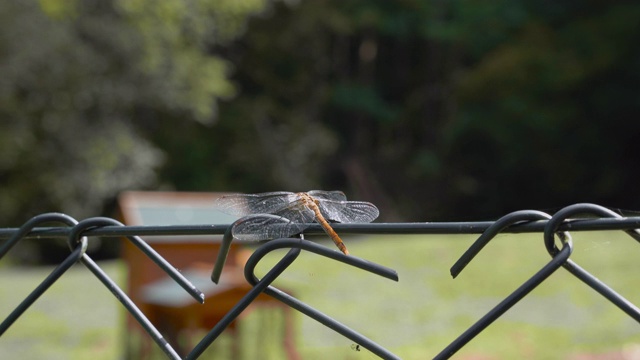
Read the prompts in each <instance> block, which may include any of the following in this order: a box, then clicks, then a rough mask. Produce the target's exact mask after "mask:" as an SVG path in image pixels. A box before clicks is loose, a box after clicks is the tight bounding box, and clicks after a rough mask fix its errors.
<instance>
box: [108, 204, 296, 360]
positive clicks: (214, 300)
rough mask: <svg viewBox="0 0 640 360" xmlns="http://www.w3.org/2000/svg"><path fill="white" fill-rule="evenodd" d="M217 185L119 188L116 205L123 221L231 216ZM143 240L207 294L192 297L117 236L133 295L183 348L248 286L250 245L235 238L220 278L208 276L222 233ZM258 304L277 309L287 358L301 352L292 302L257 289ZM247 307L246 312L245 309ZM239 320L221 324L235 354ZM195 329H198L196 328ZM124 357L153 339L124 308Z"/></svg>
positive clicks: (226, 219) (212, 220) (141, 355)
mask: <svg viewBox="0 0 640 360" xmlns="http://www.w3.org/2000/svg"><path fill="white" fill-rule="evenodd" d="M221 195H222V194H220V193H177V192H172V193H171V192H124V193H122V194H121V195H120V196H119V199H118V202H119V211H120V215H121V218H122V220H123V222H124V223H125V224H126V225H202V224H230V223H232V222H233V221H235V220H236V218H235V217H233V216H230V215H226V214H224V213H221V212H219V211H218V210H217V209H216V208H215V207H214V206H213V201H214V199H215V198H217V197H219V196H221ZM144 240H145V241H146V242H147V243H149V245H151V246H152V247H153V248H154V249H155V250H156V251H157V252H158V253H160V255H162V256H163V257H164V258H165V259H166V260H167V261H169V262H170V263H171V264H172V265H173V266H174V267H176V268H177V269H178V270H180V271H181V272H182V273H183V275H184V276H185V277H186V278H188V279H189V280H190V281H191V282H192V283H193V284H194V285H195V286H196V287H198V288H199V289H200V290H201V291H202V292H203V293H204V294H205V304H204V305H201V304H199V303H197V302H196V301H195V300H194V299H193V298H192V297H191V296H190V295H188V294H187V293H186V292H185V291H184V290H183V289H182V288H181V287H180V286H179V285H177V284H176V283H175V282H173V280H171V279H170V278H169V277H168V275H166V273H164V272H163V271H162V270H161V269H160V268H159V267H158V266H157V265H156V264H155V263H153V262H152V261H151V260H150V259H149V258H147V257H146V256H145V255H144V254H143V253H142V252H141V251H140V250H139V249H138V248H136V247H135V246H134V245H133V244H131V242H129V241H127V240H126V239H124V240H123V241H122V247H121V254H122V258H123V259H124V261H125V263H126V265H127V267H128V272H127V273H128V275H127V287H128V294H129V296H130V297H131V299H132V300H133V301H134V302H135V303H136V304H137V305H138V307H139V308H140V310H141V311H142V312H143V313H144V314H145V315H146V316H147V317H148V318H149V320H150V321H151V322H152V323H153V324H154V325H155V326H156V327H157V328H158V330H159V331H160V332H161V333H162V334H163V336H165V338H166V339H167V340H168V341H169V342H170V343H171V344H172V346H173V347H174V348H175V349H176V351H178V352H179V353H180V354H181V355H182V356H184V355H185V354H186V353H188V351H189V350H190V349H191V348H193V346H194V345H195V342H196V341H199V338H201V336H202V334H203V332H206V331H208V330H210V329H211V328H212V327H213V326H214V325H215V324H216V323H217V322H218V321H219V320H220V319H221V318H222V317H223V316H224V315H225V314H226V313H227V312H228V311H229V309H231V307H233V306H234V305H235V304H236V303H237V302H238V301H239V300H240V299H241V298H242V297H243V296H244V295H245V294H246V293H247V292H248V291H249V290H250V286H249V284H248V283H247V282H246V280H245V279H244V276H243V266H244V263H245V260H246V259H247V257H248V255H249V254H248V253H247V252H248V250H245V249H243V248H242V247H241V246H239V245H236V244H234V245H232V247H231V250H230V252H229V257H228V259H227V263H226V265H225V268H224V271H223V276H222V278H221V279H220V282H219V284H214V283H213V282H212V281H211V279H210V276H211V270H212V268H213V263H214V261H215V259H216V256H217V252H218V249H219V247H220V242H221V240H222V235H218V236H183V237H176V236H151V237H145V238H144ZM256 306H272V307H279V308H280V309H282V311H283V313H284V315H283V319H284V322H285V324H284V326H282V328H283V329H284V334H283V346H284V351H285V352H286V353H287V355H288V357H289V358H293V359H295V358H298V355H297V353H296V351H295V347H294V341H293V324H292V323H293V321H292V319H291V318H292V316H291V309H290V308H289V307H287V306H284V305H283V304H281V303H280V302H278V301H276V300H274V299H273V298H271V297H269V296H267V295H264V294H262V295H260V296H259V297H258V298H257V299H256V301H254V302H253V304H252V306H251V307H250V308H249V309H247V310H248V311H250V310H251V309H253V308H255V307H256ZM246 312H247V311H245V313H243V315H244V314H246ZM236 323H237V321H235V322H234V323H232V324H231V325H230V327H229V328H228V329H227V330H226V332H230V333H231V334H232V335H233V339H234V340H233V342H232V347H233V349H232V351H231V352H232V354H236V356H237V354H238V352H239V351H238V350H239V348H238V346H239V345H238V341H239V339H238V332H237V331H236V330H237V324H236ZM195 334H199V336H198V335H196V336H193V335H195ZM125 337H126V339H125V344H126V357H127V358H130V359H145V358H148V357H149V354H150V353H151V351H152V350H151V349H152V348H153V347H154V346H155V344H153V342H152V341H151V339H150V338H149V337H148V335H147V334H146V333H145V332H144V330H142V328H141V327H140V325H139V324H138V323H137V322H136V321H135V319H133V317H132V316H131V315H130V314H128V313H127V319H126V332H125Z"/></svg>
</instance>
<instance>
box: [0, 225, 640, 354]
mask: <svg viewBox="0 0 640 360" xmlns="http://www.w3.org/2000/svg"><path fill="white" fill-rule="evenodd" d="M573 237H574V244H575V251H574V254H573V255H572V257H571V258H572V259H573V260H574V261H576V262H578V263H579V264H580V265H581V266H583V267H584V268H585V269H587V270H588V271H590V272H592V274H594V275H596V276H597V277H599V278H600V279H601V280H603V281H604V282H605V283H607V284H609V285H610V286H611V287H612V288H613V289H615V290H617V291H618V292H619V293H621V294H622V295H624V296H625V297H627V299H629V300H630V301H631V302H633V303H635V304H640V287H639V286H638V284H637V281H638V277H637V275H636V274H637V271H638V268H639V267H640V265H639V263H638V259H639V258H640V247H638V244H637V243H635V242H634V241H633V240H631V238H629V237H628V236H626V235H624V234H622V233H619V232H600V233H574V234H573ZM474 239H475V236H380V237H359V238H345V242H346V244H347V246H348V247H349V250H350V251H351V253H352V254H353V255H354V256H359V257H362V258H365V259H367V260H369V261H373V262H376V263H379V264H381V265H384V266H387V267H390V268H393V269H395V270H397V271H398V273H399V277H400V281H399V282H397V283H396V282H393V281H390V280H386V279H382V278H380V277H377V276H375V275H372V274H369V273H366V272H364V271H361V270H358V269H352V268H350V267H348V266H346V265H342V264H339V263H336V262H333V261H330V260H327V259H325V258H321V257H319V256H316V255H314V254H308V253H303V254H302V255H301V256H300V257H299V258H298V260H297V261H296V262H295V263H294V264H293V265H292V266H291V267H290V268H289V269H287V271H286V272H285V273H284V274H283V276H282V277H281V278H280V279H278V281H277V282H276V284H275V285H276V286H280V287H282V288H287V289H290V290H292V291H293V293H294V295H295V296H296V297H298V298H299V299H301V300H303V301H305V302H306V303H308V304H310V305H311V306H314V307H315V308H317V309H318V310H320V311H323V312H325V313H326V314H329V315H331V316H333V317H334V318H336V319H338V320H339V321H341V322H342V323H344V324H346V325H348V326H350V327H352V328H354V329H355V330H357V331H359V332H361V333H362V334H364V335H365V336H368V337H369V338H371V339H373V340H375V341H377V342H379V343H380V344H382V345H383V346H385V347H386V348H388V349H389V350H391V351H392V352H394V353H395V354H397V355H398V356H400V357H401V358H403V359H426V358H431V357H433V356H435V355H436V354H437V353H439V352H440V351H441V350H442V349H443V348H444V347H446V346H447V345H448V344H449V343H450V342H451V341H453V340H454V339H455V338H456V337H457V336H458V335H459V334H461V333H462V332H463V331H464V330H465V329H466V328H468V327H469V326H470V325H472V324H473V323H474V322H475V321H477V320H478V319H479V318H480V317H482V316H483V315H484V314H485V313H486V312H487V311H489V310H490V309H491V308H492V307H494V306H495V305H496V304H497V303H498V302H500V301H501V300H502V299H503V298H504V297H505V296H507V295H508V294H509V293H511V292H512V291H513V290H515V289H516V288H517V287H518V286H519V285H520V284H521V283H522V282H524V281H525V280H526V279H528V278H529V277H530V276H531V275H533V274H534V273H535V272H536V271H537V270H539V269H540V268H541V267H542V266H543V265H544V264H545V263H546V262H548V261H549V259H550V257H549V255H548V254H547V253H546V251H545V249H544V245H543V241H542V237H541V235H539V234H536V235H533V234H532V235H501V236H499V237H498V238H496V239H495V240H494V241H493V242H492V243H491V244H489V245H488V246H487V247H486V248H485V249H484V250H483V251H482V253H481V254H480V255H479V256H478V257H477V258H476V259H475V260H474V261H473V262H472V263H471V264H470V265H469V266H468V267H467V269H465V271H463V272H462V273H461V275H460V276H459V277H458V278H457V279H455V280H453V279H451V276H450V275H449V267H450V266H451V265H452V264H453V263H454V262H455V261H456V260H457V258H458V256H460V255H461V254H462V253H463V252H464V250H466V248H467V247H468V246H469V245H470V244H471V243H472V242H473V241H474ZM326 245H327V246H332V245H331V244H330V243H326ZM283 253H284V252H282V253H274V254H272V255H273V256H271V257H269V258H267V259H265V262H264V266H260V267H259V268H258V273H264V272H266V271H267V270H268V266H269V264H272V263H274V262H276V261H277V260H279V256H281V255H282V254H283ZM101 266H102V267H104V269H105V270H106V272H107V273H108V274H109V275H110V276H112V277H114V278H115V279H119V280H120V281H121V280H122V279H123V268H122V266H121V264H120V263H119V262H107V263H101ZM49 271H50V269H49V268H47V269H42V268H36V269H32V268H28V269H25V268H11V267H5V268H2V269H0V282H1V283H2V284H3V286H2V287H1V288H0V299H2V301H0V311H2V314H8V313H9V312H10V311H11V310H12V309H13V308H14V307H15V306H16V305H17V304H18V303H19V302H20V301H21V299H23V298H24V297H25V296H26V295H27V294H28V293H29V292H30V291H31V290H32V289H33V288H34V287H35V286H36V285H37V283H38V282H39V281H41V280H42V279H43V278H44V277H45V276H46V274H47V273H48V272H49ZM265 316H267V317H268V316H269V315H265V314H260V313H252V314H251V315H249V317H247V320H246V321H245V325H243V326H244V327H243V331H245V332H246V334H247V335H243V341H244V342H245V343H246V344H247V345H245V348H246V352H245V358H251V359H253V358H258V357H256V353H255V352H254V350H255V347H256V345H255V344H256V341H258V340H259V339H260V338H262V337H265V336H273V334H274V333H275V331H271V329H267V330H265V329H264V328H258V327H255V326H253V325H254V324H257V323H259V321H258V320H260V319H262V318H261V317H265ZM122 319H123V309H122V307H121V306H120V304H119V303H118V302H117V301H116V300H115V299H114V298H113V297H112V296H111V294H110V293H109V292H108V290H107V289H106V288H104V286H103V285H102V284H101V283H100V282H99V281H98V280H97V279H95V278H94V277H93V276H92V275H91V273H90V272H89V271H88V270H87V269H84V268H83V267H82V265H77V266H75V267H74V268H72V269H71V270H70V272H69V273H68V274H65V275H64V276H63V277H62V278H61V279H60V280H59V281H58V282H57V283H56V284H54V285H53V287H52V288H51V289H50V290H49V291H48V292H47V293H46V294H45V295H44V296H43V297H42V298H41V299H40V300H38V301H37V302H36V304H34V306H33V307H32V308H31V309H29V310H28V311H27V313H25V315H24V316H23V317H21V318H20V319H18V321H17V322H16V323H15V324H14V325H13V326H12V327H11V328H10V329H9V330H8V331H7V333H6V334H5V335H4V336H3V337H2V338H0V354H3V355H6V356H7V357H8V358H17V357H19V358H21V359H43V358H46V359H86V358H91V359H92V360H98V359H118V358H119V357H120V354H121V347H120V340H121V338H122V333H121V328H122V324H123V321H122ZM276 320H277V319H276ZM266 321H267V322H268V321H269V318H267V320H266ZM296 326H297V344H298V348H299V351H300V352H301V354H302V358H303V359H327V358H331V359H375V358H377V357H376V356H374V355H373V354H371V353H369V352H368V351H367V350H366V349H364V348H360V351H356V350H355V345H356V344H353V343H352V342H351V341H350V340H348V339H345V338H343V337H342V336H340V335H338V334H336V333H334V332H333V331H332V330H330V329H327V328H325V327H324V326H322V325H320V324H318V323H316V322H315V321H314V320H312V319H309V318H306V317H304V316H299V317H298V318H297V324H296ZM264 343H268V342H266V341H265V342H263V344H264ZM250 344H253V345H250ZM258 344H259V343H258ZM633 344H636V345H638V344H640V325H639V324H638V323H637V322H635V321H634V320H633V319H631V318H629V317H628V316H626V315H625V314H624V313H623V312H622V311H620V310H619V309H618V308H616V307H615V306H614V305H612V304H611V303H609V302H608V301H607V300H606V299H604V298H602V297H601V296H600V295H598V294H597V293H596V292H595V291H593V290H592V289H590V288H589V287H588V286H586V285H585V284H583V283H581V282H580V281H579V280H577V279H575V278H574V277H573V276H572V275H570V274H569V273H568V272H567V271H565V270H564V269H559V270H558V271H557V272H556V273H554V274H553V275H551V277H550V278H549V279H548V280H547V281H545V282H544V283H543V284H541V285H540V286H539V287H538V288H536V289H535V290H534V291H533V292H532V293H531V294H530V295H529V296H527V297H526V298H525V299H523V300H522V301H521V302H520V303H518V304H517V305H516V306H515V307H514V308H513V309H511V310H510V311H508V312H507V313H506V314H505V315H504V316H503V317H501V318H500V319H498V320H497V321H496V322H495V323H494V324H492V325H491V326H489V328H487V329H486V330H485V331H484V332H482V333H481V334H480V335H478V336H477V337H476V338H475V339H473V340H472V341H471V342H470V343H469V344H468V345H467V346H465V347H464V349H462V350H461V351H460V352H459V353H457V354H456V356H455V357H454V358H457V359H513V358H520V359H571V358H572V356H576V355H578V354H585V353H594V354H596V353H608V352H615V351H622V350H624V349H628V348H630V347H631V346H633ZM276 352H277V350H276ZM211 353H214V354H217V353H220V352H218V351H211ZM280 357H281V356H277V355H276V356H274V357H273V358H280ZM212 358H223V357H219V356H218V357H215V356H214V357H212Z"/></svg>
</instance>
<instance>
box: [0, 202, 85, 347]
mask: <svg viewBox="0 0 640 360" xmlns="http://www.w3.org/2000/svg"><path fill="white" fill-rule="evenodd" d="M51 222H58V223H62V224H64V225H67V226H74V225H76V224H77V223H78V222H77V221H76V220H75V219H74V218H72V217H70V216H68V215H65V214H60V213H47V214H41V215H37V216H34V217H33V218H31V219H30V220H29V221H27V222H26V223H24V225H22V227H20V229H18V231H16V232H15V233H14V236H12V237H11V238H10V239H9V240H8V241H7V242H6V243H5V244H4V245H3V246H2V250H0V259H1V258H2V257H3V256H4V255H5V254H6V253H7V252H8V251H9V250H10V249H11V248H12V247H13V246H14V245H15V244H17V243H18V242H19V241H20V240H22V239H24V237H25V236H26V235H27V234H28V233H29V232H30V231H31V230H33V229H34V228H35V227H36V226H38V225H40V224H44V223H51ZM86 250H87V239H86V238H82V239H81V240H80V243H79V244H78V245H77V246H76V247H75V248H74V249H72V252H71V254H70V255H69V256H67V258H66V259H65V260H64V261H63V262H62V263H60V265H58V266H57V267H56V268H55V269H54V270H53V271H52V272H51V273H50V274H49V275H48V276H47V277H46V278H45V279H44V280H43V281H42V282H41V283H40V284H39V285H38V286H37V287H36V288H35V289H34V290H33V291H32V292H31V293H30V294H29V295H28V296H27V297H26V298H25V299H24V300H23V301H22V302H21V303H20V304H19V305H18V306H17V307H16V308H15V309H14V310H13V311H12V312H11V313H10V314H9V315H8V316H7V317H6V318H5V320H4V321H3V322H2V323H1V324H0V336H2V334H4V333H5V332H6V331H7V329H9V327H11V325H12V324H13V323H14V322H15V321H16V320H17V319H18V318H19V317H20V316H21V315H22V314H24V312H25V311H27V309H29V307H30V306H31V305H32V304H33V303H34V302H36V300H38V298H39V297H40V296H41V295H42V294H43V293H44V292H45V291H47V289H49V287H51V285H53V283H55V282H56V280H58V279H59V278H60V276H62V274H64V273H65V272H66V271H67V270H68V269H69V268H71V267H72V266H73V264H75V263H76V262H77V261H78V260H79V259H80V258H81V257H82V255H84V253H85V251H86Z"/></svg>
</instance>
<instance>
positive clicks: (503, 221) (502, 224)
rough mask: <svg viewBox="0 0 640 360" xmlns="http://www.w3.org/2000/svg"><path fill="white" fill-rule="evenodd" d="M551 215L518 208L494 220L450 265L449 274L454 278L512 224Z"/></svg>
mask: <svg viewBox="0 0 640 360" xmlns="http://www.w3.org/2000/svg"><path fill="white" fill-rule="evenodd" d="M550 218H551V215H549V214H547V213H544V212H541V211H536V210H520V211H514V212H512V213H510V214H507V215H505V216H503V217H501V218H500V219H498V220H496V222H494V223H493V224H492V225H491V226H489V227H488V228H487V230H485V231H484V232H483V233H482V235H480V237H479V238H478V239H477V240H476V241H475V242H474V243H473V244H472V245H471V247H469V249H467V251H465V253H464V254H462V256H461V257H460V259H458V261H456V263H455V264H453V266H452V267H451V270H450V272H451V276H452V277H453V278H454V279H455V278H456V277H457V276H458V275H459V274H460V272H461V271H462V270H464V268H465V267H466V266H467V265H468V264H469V262H471V260H473V259H474V258H475V257H476V255H478V253H479V252H480V251H481V250H482V249H483V248H484V247H485V246H486V245H487V244H488V243H489V241H491V240H492V239H493V238H494V237H496V235H498V234H499V233H500V232H502V231H503V230H504V229H506V228H508V227H509V226H511V225H514V224H522V223H525V222H531V221H536V220H548V219H550Z"/></svg>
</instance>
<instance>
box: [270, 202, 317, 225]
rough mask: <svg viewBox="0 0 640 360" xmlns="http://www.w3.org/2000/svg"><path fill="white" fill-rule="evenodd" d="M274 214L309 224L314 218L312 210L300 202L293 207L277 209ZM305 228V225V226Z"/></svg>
mask: <svg viewBox="0 0 640 360" xmlns="http://www.w3.org/2000/svg"><path fill="white" fill-rule="evenodd" d="M275 215H278V216H282V217H285V218H287V219H289V220H291V221H292V222H295V223H299V224H307V225H308V224H310V223H312V222H313V220H314V219H315V218H316V215H315V214H314V212H313V210H311V209H310V208H308V207H306V206H304V205H302V204H301V203H297V204H295V206H293V207H288V208H285V209H282V210H281V211H278V212H277V213H276V214H275ZM305 228H306V226H305Z"/></svg>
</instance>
